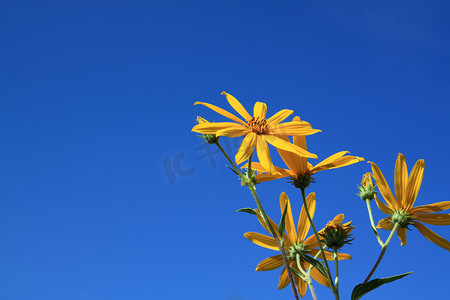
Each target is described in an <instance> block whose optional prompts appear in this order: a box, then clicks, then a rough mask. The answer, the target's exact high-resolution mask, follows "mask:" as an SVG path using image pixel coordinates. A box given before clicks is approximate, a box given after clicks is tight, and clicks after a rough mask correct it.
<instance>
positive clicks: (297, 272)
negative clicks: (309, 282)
mask: <svg viewBox="0 0 450 300" xmlns="http://www.w3.org/2000/svg"><path fill="white" fill-rule="evenodd" d="M289 268H291V271H292V273H294V274H295V275H297V276H298V277H300V278H301V279H302V280H304V277H303V275H302V273H300V272H299V271H297V270H296V269H294V268H293V267H289Z"/></svg>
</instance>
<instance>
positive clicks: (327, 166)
mask: <svg viewBox="0 0 450 300" xmlns="http://www.w3.org/2000/svg"><path fill="white" fill-rule="evenodd" d="M346 153H349V152H348V151H341V152H339V153H336V154H334V155H332V156H330V157H328V158H327V159H325V160H324V161H322V162H320V163H318V164H317V165H316V166H315V167H314V168H313V169H312V171H313V173H316V172H319V171H323V170H331V169H336V168H341V167H345V166H349V165H352V164H356V163H357V162H360V161H363V160H364V158H362V157H357V156H351V155H349V156H344V157H341V156H342V155H344V154H346ZM341 154H342V155H341ZM333 156H335V157H333Z"/></svg>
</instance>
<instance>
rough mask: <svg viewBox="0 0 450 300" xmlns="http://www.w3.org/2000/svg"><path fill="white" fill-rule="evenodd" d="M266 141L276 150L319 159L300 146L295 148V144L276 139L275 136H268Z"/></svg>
mask: <svg viewBox="0 0 450 300" xmlns="http://www.w3.org/2000/svg"><path fill="white" fill-rule="evenodd" d="M266 140H267V142H268V143H269V144H271V145H272V146H274V147H275V148H278V149H282V150H286V151H289V152H292V153H295V154H297V155H300V156H303V157H311V158H316V159H317V155H315V154H312V153H309V152H308V151H306V150H304V149H302V148H300V147H298V146H295V145H294V144H291V143H289V142H286V141H284V140H283V139H281V138H279V137H276V136H274V135H266Z"/></svg>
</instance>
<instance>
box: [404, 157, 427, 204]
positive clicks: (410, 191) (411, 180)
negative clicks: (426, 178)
mask: <svg viewBox="0 0 450 300" xmlns="http://www.w3.org/2000/svg"><path fill="white" fill-rule="evenodd" d="M424 171H425V162H424V160H423V159H419V160H418V161H417V162H416V164H415V165H414V167H413V169H412V171H411V174H410V175H409V177H408V185H407V186H406V192H405V193H406V195H405V207H406V211H409V210H410V209H411V208H412V207H413V205H414V202H415V201H416V198H417V194H418V193H419V189H420V186H421V185H422V179H423V172H424Z"/></svg>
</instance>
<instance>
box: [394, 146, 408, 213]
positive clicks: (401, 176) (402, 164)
mask: <svg viewBox="0 0 450 300" xmlns="http://www.w3.org/2000/svg"><path fill="white" fill-rule="evenodd" d="M394 182H395V195H396V196H397V202H398V203H399V205H400V207H405V198H404V197H405V191H406V185H407V184H408V168H407V166H406V160H405V156H403V154H401V153H399V154H398V157H397V161H396V163H395V176H394Z"/></svg>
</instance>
